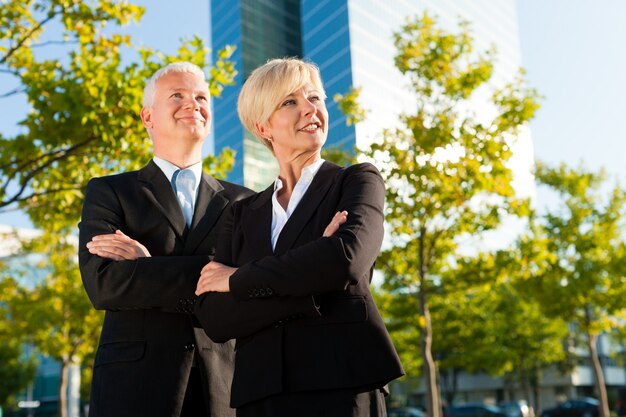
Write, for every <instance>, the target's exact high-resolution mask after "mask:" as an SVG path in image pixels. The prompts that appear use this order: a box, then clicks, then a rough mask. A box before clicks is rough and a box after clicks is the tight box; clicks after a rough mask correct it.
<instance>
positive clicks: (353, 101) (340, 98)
mask: <svg viewBox="0 0 626 417" xmlns="http://www.w3.org/2000/svg"><path fill="white" fill-rule="evenodd" d="M359 94H361V88H359V87H357V88H355V87H350V89H349V90H348V92H347V93H346V94H345V95H344V94H339V93H337V94H335V95H334V97H333V100H334V101H335V102H336V103H337V106H338V107H339V110H341V112H342V113H343V114H345V115H346V125H348V126H352V125H353V124H357V123H359V122H362V121H363V120H365V117H366V116H367V110H365V109H364V108H362V107H361V106H360V105H359V102H358V99H359Z"/></svg>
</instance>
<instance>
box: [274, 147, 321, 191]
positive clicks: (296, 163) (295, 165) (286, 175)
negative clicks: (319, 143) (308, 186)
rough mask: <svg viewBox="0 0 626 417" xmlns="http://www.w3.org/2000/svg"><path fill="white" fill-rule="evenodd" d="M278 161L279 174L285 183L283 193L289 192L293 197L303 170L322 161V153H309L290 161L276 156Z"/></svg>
mask: <svg viewBox="0 0 626 417" xmlns="http://www.w3.org/2000/svg"><path fill="white" fill-rule="evenodd" d="M276 159H278V166H279V173H278V177H279V178H280V180H281V181H282V182H283V189H282V190H281V193H282V192H287V193H288V194H289V195H291V192H292V191H293V189H294V188H295V187H296V184H297V183H298V180H299V179H300V177H301V176H302V170H303V169H304V168H306V167H307V166H309V165H311V164H313V163H315V162H317V161H319V160H320V159H321V156H320V153H319V151H318V152H315V153H308V154H301V155H298V156H297V157H295V158H293V159H289V160H283V158H281V157H280V156H278V155H277V156H276Z"/></svg>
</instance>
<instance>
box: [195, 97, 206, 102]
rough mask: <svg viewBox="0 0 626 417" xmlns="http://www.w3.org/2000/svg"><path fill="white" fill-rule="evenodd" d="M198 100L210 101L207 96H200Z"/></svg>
mask: <svg viewBox="0 0 626 417" xmlns="http://www.w3.org/2000/svg"><path fill="white" fill-rule="evenodd" d="M196 99H197V100H201V101H209V99H208V98H207V97H205V96H198V97H196Z"/></svg>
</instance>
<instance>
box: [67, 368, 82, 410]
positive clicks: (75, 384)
mask: <svg viewBox="0 0 626 417" xmlns="http://www.w3.org/2000/svg"><path fill="white" fill-rule="evenodd" d="M68 375H69V379H68V387H69V389H68V394H67V415H68V417H80V363H79V362H78V360H77V358H76V357H75V356H73V357H72V361H71V363H70V364H69V367H68Z"/></svg>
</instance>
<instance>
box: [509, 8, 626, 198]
mask: <svg viewBox="0 0 626 417" xmlns="http://www.w3.org/2000/svg"><path fill="white" fill-rule="evenodd" d="M518 10H519V23H520V32H521V33H520V35H521V44H522V60H523V66H524V68H526V70H527V71H528V72H527V76H528V80H529V82H530V84H531V85H532V86H533V87H535V88H537V89H538V90H539V91H540V93H541V94H542V95H544V96H545V98H544V100H543V103H542V108H541V109H540V110H539V113H538V114H537V117H536V118H535V120H534V121H533V122H532V123H531V134H532V138H533V143H534V147H535V157H536V158H538V159H541V160H544V161H546V162H550V163H558V162H561V161H563V162H566V163H568V164H573V165H578V164H579V163H581V161H582V162H583V163H584V164H585V166H586V167H587V168H592V169H594V170H597V169H600V167H605V168H606V170H607V172H608V173H609V174H610V175H613V176H615V177H618V178H619V180H620V182H621V183H622V185H623V186H626V163H625V161H624V160H625V159H626V129H625V127H624V124H625V121H626V24H625V23H626V1H623V0H518Z"/></svg>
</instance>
